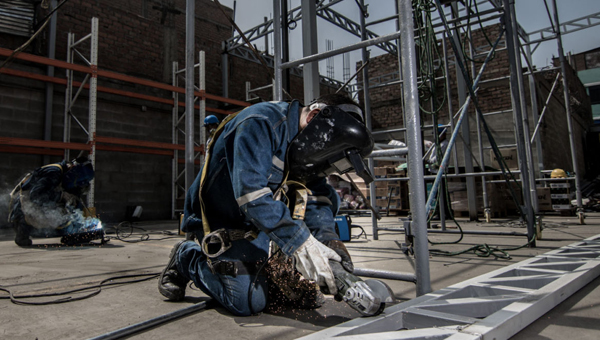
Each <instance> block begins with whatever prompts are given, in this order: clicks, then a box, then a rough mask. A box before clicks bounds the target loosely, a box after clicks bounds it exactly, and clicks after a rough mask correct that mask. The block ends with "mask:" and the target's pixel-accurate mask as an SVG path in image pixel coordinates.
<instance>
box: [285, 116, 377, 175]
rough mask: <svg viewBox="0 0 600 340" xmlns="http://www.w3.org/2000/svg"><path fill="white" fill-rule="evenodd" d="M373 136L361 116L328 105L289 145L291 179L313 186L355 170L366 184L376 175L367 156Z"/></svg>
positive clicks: (288, 157) (371, 145)
mask: <svg viewBox="0 0 600 340" xmlns="http://www.w3.org/2000/svg"><path fill="white" fill-rule="evenodd" d="M373 144H374V142H373V136H371V133H370V132H369V130H368V129H367V127H366V126H365V125H364V124H363V123H362V121H361V120H360V117H358V116H356V115H353V114H350V113H348V112H346V111H344V110H342V109H341V108H340V107H338V106H326V107H324V108H322V109H321V111H320V112H319V113H317V114H316V115H315V116H314V117H313V119H312V120H311V121H310V122H309V123H308V124H307V126H306V127H305V128H304V129H302V130H301V131H300V132H299V133H298V134H297V135H296V137H295V138H294V139H293V140H292V142H291V143H290V145H289V146H288V152H287V162H286V163H287V166H288V169H289V171H290V172H289V177H290V179H293V180H296V181H300V182H303V183H309V182H311V181H313V180H316V179H318V178H321V177H325V176H327V175H329V174H332V173H334V172H337V173H340V174H345V173H347V172H350V171H355V172H356V174H357V175H358V176H360V177H361V178H362V179H363V180H364V181H365V183H367V184H368V183H371V182H373V176H372V175H371V173H369V169H368V168H367V166H366V165H365V162H364V160H363V158H364V157H366V156H368V155H369V154H371V152H372V151H373Z"/></svg>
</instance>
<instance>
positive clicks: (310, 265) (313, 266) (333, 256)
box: [294, 235, 342, 295]
mask: <svg viewBox="0 0 600 340" xmlns="http://www.w3.org/2000/svg"><path fill="white" fill-rule="evenodd" d="M294 259H295V260H296V261H295V262H296V269H298V271H299V272H300V273H301V274H302V275H303V276H304V277H305V278H307V279H310V280H313V281H315V282H316V283H317V284H318V285H319V286H327V288H328V289H329V292H330V294H334V295H335V294H336V293H337V287H336V285H335V278H334V277H333V272H332V271H331V267H330V266H329V260H333V261H337V262H340V261H341V260H342V258H341V257H340V256H339V255H338V254H337V253H336V252H335V251H333V250H332V249H330V248H329V247H327V246H326V245H324V244H323V243H321V242H319V241H318V240H317V239H316V238H315V237H314V236H312V235H310V236H309V237H308V239H307V240H306V241H304V243H302V245H301V246H300V247H299V248H298V250H296V252H295V253H294Z"/></svg>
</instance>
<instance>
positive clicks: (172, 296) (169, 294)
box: [158, 240, 186, 301]
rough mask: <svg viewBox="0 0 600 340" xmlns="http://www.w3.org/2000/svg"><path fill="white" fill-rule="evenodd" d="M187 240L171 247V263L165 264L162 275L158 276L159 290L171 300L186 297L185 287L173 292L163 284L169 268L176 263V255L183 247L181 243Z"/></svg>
mask: <svg viewBox="0 0 600 340" xmlns="http://www.w3.org/2000/svg"><path fill="white" fill-rule="evenodd" d="M184 242H186V241H185V240H182V241H179V242H178V243H176V244H175V245H174V246H173V248H172V249H171V253H170V255H169V263H167V265H166V266H165V269H163V271H162V272H161V273H160V276H159V277H158V291H159V292H160V294H161V295H162V296H164V297H166V298H167V300H169V301H181V300H183V298H184V297H185V287H184V288H183V289H182V290H181V291H180V292H179V293H173V292H172V291H170V290H167V289H166V288H164V287H163V286H162V279H163V277H164V276H165V273H166V272H167V271H168V270H169V268H171V267H172V266H173V264H174V263H175V261H176V260H175V255H176V254H177V251H178V250H179V248H181V245H182V244H183V243H184Z"/></svg>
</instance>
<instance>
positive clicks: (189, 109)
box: [185, 0, 196, 193]
mask: <svg viewBox="0 0 600 340" xmlns="http://www.w3.org/2000/svg"><path fill="white" fill-rule="evenodd" d="M195 7H196V6H195V1H194V0H186V10H185V24H186V28H185V189H186V193H187V190H189V187H190V186H191V185H192V182H194V50H195V48H196V45H195V42H194V38H195V35H196V34H195V33H196V32H195V13H196V8H195Z"/></svg>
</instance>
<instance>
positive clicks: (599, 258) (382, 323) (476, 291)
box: [301, 235, 600, 340]
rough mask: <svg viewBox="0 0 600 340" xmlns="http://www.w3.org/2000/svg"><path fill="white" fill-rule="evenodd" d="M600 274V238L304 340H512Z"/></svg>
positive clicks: (420, 298) (392, 307) (544, 255)
mask: <svg viewBox="0 0 600 340" xmlns="http://www.w3.org/2000/svg"><path fill="white" fill-rule="evenodd" d="M599 275H600V235H596V236H594V237H590V238H588V239H585V240H582V241H579V242H575V243H573V244H571V245H568V246H564V247H561V248H558V249H555V250H552V251H549V252H547V253H545V254H543V255H538V256H535V257H531V258H529V259H527V260H524V261H521V262H519V263H515V264H513V265H510V266H507V267H503V268H500V269H498V270H495V271H492V272H490V273H487V274H483V275H481V276H478V277H476V278H473V279H470V280H467V281H464V282H460V283H457V284H455V285H452V286H449V287H446V288H443V289H440V290H438V291H435V292H433V293H430V294H426V295H423V296H420V297H418V298H416V299H413V300H410V301H406V302H403V303H400V304H398V305H395V306H390V307H388V308H386V310H385V311H384V313H383V314H381V315H379V316H375V317H369V318H357V319H354V320H350V321H347V322H345V323H342V324H339V325H337V326H334V327H331V328H327V329H324V330H322V331H320V332H316V333H313V334H310V335H308V336H306V337H303V338H301V339H304V340H313V339H315V340H316V339H337V340H345V339H348V340H350V339H353V340H357V339H361V340H362V339H364V340H367V339H373V338H377V339H411V340H417V339H419V340H422V339H438V340H442V339H454V340H459V339H461V340H479V339H509V338H510V337H511V336H513V335H515V334H516V333H518V332H519V331H521V330H522V329H524V328H525V327H527V326H528V325H529V324H530V323H532V322H533V321H535V320H536V319H538V318H539V317H541V316H543V315H544V314H545V313H547V312H548V311H550V310H551V309H552V308H554V307H555V306H557V305H559V304H560V303H561V302H563V301H564V300H565V299H567V298H568V297H569V296H571V295H572V294H574V293H575V292H577V291H578V290H579V289H581V288H582V287H584V286H586V285H587V284H588V283H590V282H592V281H593V280H594V279H595V278H597V277H598V276H599Z"/></svg>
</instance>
